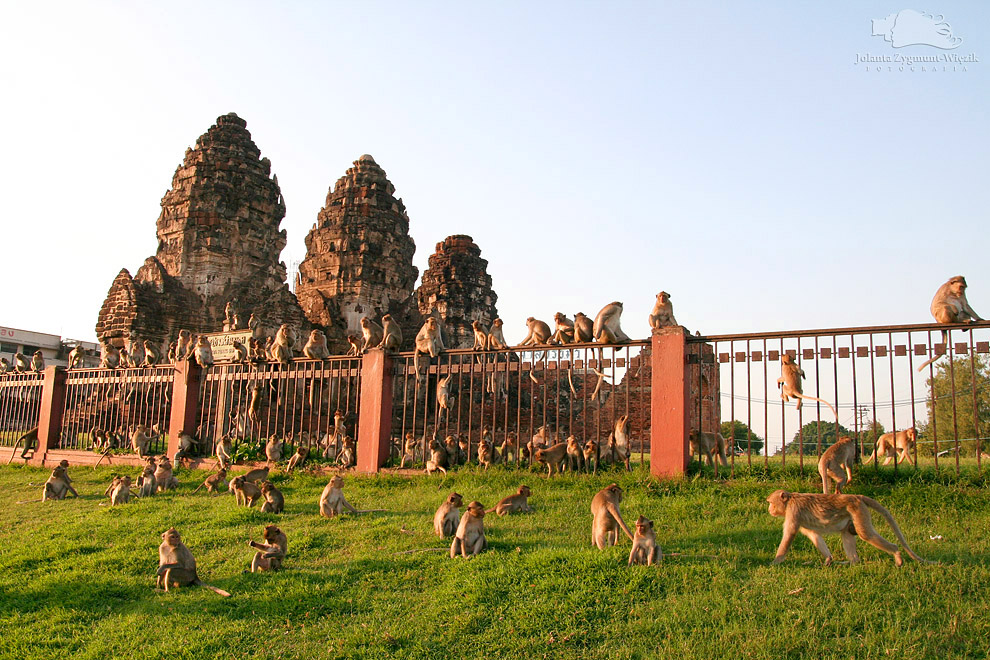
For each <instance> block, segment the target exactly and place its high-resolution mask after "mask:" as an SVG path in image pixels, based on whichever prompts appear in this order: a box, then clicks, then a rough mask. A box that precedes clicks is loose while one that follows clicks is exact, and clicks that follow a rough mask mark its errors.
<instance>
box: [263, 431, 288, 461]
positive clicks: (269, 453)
mask: <svg viewBox="0 0 990 660" xmlns="http://www.w3.org/2000/svg"><path fill="white" fill-rule="evenodd" d="M283 444H284V443H283V442H282V441H281V440H279V439H278V437H276V436H274V435H273V436H272V437H270V438H268V442H266V443H265V457H266V458H268V460H269V461H271V462H272V463H277V462H278V461H280V460H282V445H283Z"/></svg>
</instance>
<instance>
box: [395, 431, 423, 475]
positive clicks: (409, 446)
mask: <svg viewBox="0 0 990 660" xmlns="http://www.w3.org/2000/svg"><path fill="white" fill-rule="evenodd" d="M417 446H418V443H417V442H416V436H415V434H413V432H412V431H409V432H407V433H406V441H405V443H404V444H403V447H402V459H401V460H400V461H399V468H400V469H401V468H404V467H406V461H408V462H409V464H410V465H411V464H413V463H415V462H416V448H417Z"/></svg>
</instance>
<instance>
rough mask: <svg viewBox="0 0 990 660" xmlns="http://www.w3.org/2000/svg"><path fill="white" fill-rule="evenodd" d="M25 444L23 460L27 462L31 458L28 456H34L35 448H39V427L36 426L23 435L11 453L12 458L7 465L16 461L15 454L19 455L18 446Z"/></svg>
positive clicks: (22, 453) (22, 451) (22, 454)
mask: <svg viewBox="0 0 990 660" xmlns="http://www.w3.org/2000/svg"><path fill="white" fill-rule="evenodd" d="M22 442H23V443H24V448H23V449H22V450H21V458H23V459H24V460H25V461H26V460H27V459H28V458H29V456H28V454H31V456H34V451H35V448H36V447H37V446H38V427H37V426H35V427H34V428H33V429H31V430H30V431H28V432H27V433H25V434H24V435H22V436H21V437H19V438H18V439H17V442H15V443H14V446H13V448H12V449H11V451H10V458H8V459H7V465H10V462H11V461H12V460H14V454H15V453H17V446H18V445H20V444H21V443H22Z"/></svg>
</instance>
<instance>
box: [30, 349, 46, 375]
mask: <svg viewBox="0 0 990 660" xmlns="http://www.w3.org/2000/svg"><path fill="white" fill-rule="evenodd" d="M44 370H45V356H44V355H43V354H42V353H41V351H35V352H34V355H33V356H32V357H31V371H33V372H35V373H39V374H40V373H41V372H42V371H44Z"/></svg>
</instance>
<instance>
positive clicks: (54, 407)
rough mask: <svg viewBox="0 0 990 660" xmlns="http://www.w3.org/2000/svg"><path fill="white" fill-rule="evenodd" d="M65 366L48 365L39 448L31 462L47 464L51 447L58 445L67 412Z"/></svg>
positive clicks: (39, 432) (41, 414)
mask: <svg viewBox="0 0 990 660" xmlns="http://www.w3.org/2000/svg"><path fill="white" fill-rule="evenodd" d="M65 378H66V373H65V367H46V368H45V378H44V380H43V381H42V386H41V410H40V412H39V413H38V448H37V450H36V451H35V452H34V455H33V456H32V457H31V463H33V464H36V465H44V464H45V454H47V453H48V448H49V447H55V446H58V441H59V435H60V434H61V433H62V414H63V413H64V412H65Z"/></svg>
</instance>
